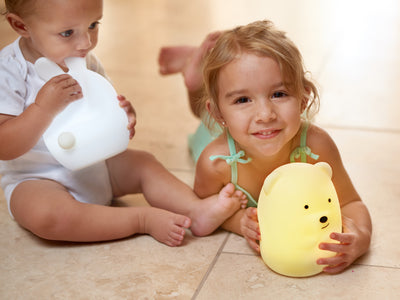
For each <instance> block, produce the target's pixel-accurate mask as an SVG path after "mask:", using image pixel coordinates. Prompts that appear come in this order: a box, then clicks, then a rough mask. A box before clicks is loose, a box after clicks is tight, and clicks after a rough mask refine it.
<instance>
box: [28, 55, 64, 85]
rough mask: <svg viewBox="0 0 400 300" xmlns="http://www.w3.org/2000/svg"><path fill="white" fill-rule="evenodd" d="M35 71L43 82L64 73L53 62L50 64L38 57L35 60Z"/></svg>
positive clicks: (49, 61) (48, 61) (45, 59)
mask: <svg viewBox="0 0 400 300" xmlns="http://www.w3.org/2000/svg"><path fill="white" fill-rule="evenodd" d="M35 69H36V72H37V73H38V74H39V77H40V78H42V79H43V80H44V81H48V80H50V79H51V78H53V77H54V76H58V75H61V74H64V73H65V72H64V71H63V70H62V69H61V68H60V67H59V66H58V65H57V64H56V63H55V62H52V61H51V60H49V59H47V58H46V57H40V58H38V59H37V60H36V62H35Z"/></svg>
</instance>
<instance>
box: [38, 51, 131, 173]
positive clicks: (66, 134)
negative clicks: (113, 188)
mask: <svg viewBox="0 0 400 300" xmlns="http://www.w3.org/2000/svg"><path fill="white" fill-rule="evenodd" d="M65 63H66V65H67V67H68V69H69V71H68V74H70V75H71V76H72V77H73V78H74V79H75V80H76V81H77V82H78V83H79V84H80V86H81V87H82V94H83V98H82V99H79V100H77V101H74V102H72V103H70V104H69V105H68V106H67V107H66V108H65V109H64V110H63V111H62V112H61V113H59V114H58V115H57V116H56V117H55V118H54V120H53V122H52V123H51V124H50V126H49V127H48V129H47V130H46V131H45V133H44V135H43V139H44V142H45V144H46V146H47V148H48V149H49V151H50V153H51V154H52V155H53V156H54V158H55V159H56V160H57V161H58V162H60V163H61V164H62V165H64V166H65V167H66V168H68V169H71V170H78V169H82V168H84V167H86V166H89V165H92V164H94V163H96V162H99V161H102V160H105V159H107V158H109V157H112V156H114V155H116V154H118V153H120V152H122V151H124V150H125V149H126V148H127V146H128V143H129V131H128V129H127V125H128V117H127V115H126V113H125V111H124V110H123V109H121V108H120V107H119V104H118V100H117V93H116V91H115V90H114V88H113V86H112V85H111V84H110V83H109V82H108V81H107V80H106V79H105V78H104V77H102V76H101V75H100V74H97V73H96V72H93V71H91V70H88V69H87V68H86V60H85V58H81V57H69V58H67V59H65ZM35 68H36V71H37V72H38V74H39V76H40V77H41V78H42V79H43V80H45V81H48V80H49V79H50V78H52V77H54V76H57V75H60V74H63V73H64V71H63V70H62V69H61V68H60V67H59V66H58V65H57V64H55V63H54V62H52V61H50V60H48V59H47V58H44V57H42V58H39V59H38V60H37V61H36V62H35Z"/></svg>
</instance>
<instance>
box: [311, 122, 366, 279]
mask: <svg viewBox="0 0 400 300" xmlns="http://www.w3.org/2000/svg"><path fill="white" fill-rule="evenodd" d="M310 129H311V130H310V132H309V133H310V134H309V145H310V147H311V149H312V150H313V152H314V153H317V154H319V155H320V158H319V161H326V162H327V163H329V164H330V165H331V167H332V171H333V176H332V181H333V184H334V185H335V188H336V192H337V194H338V198H339V201H340V206H341V213H342V219H343V233H341V232H336V233H332V234H331V238H332V239H334V240H337V241H339V242H340V243H339V244H333V243H321V244H320V248H321V249H324V250H328V251H333V252H336V253H337V255H336V256H334V257H331V258H323V259H322V258H321V259H319V260H318V261H317V263H318V264H321V265H328V266H327V267H325V268H324V271H325V272H327V273H338V272H341V271H342V270H344V269H345V268H346V267H347V266H349V265H351V264H352V263H353V262H354V261H355V260H356V259H357V258H358V257H360V256H361V255H363V254H365V253H366V252H367V251H368V248H369V245H370V242H371V234H372V222H371V217H370V214H369V212H368V209H367V207H366V206H365V204H364V203H363V202H362V201H361V198H360V196H359V194H358V193H357V191H356V189H355V187H354V185H353V183H352V181H351V179H350V177H349V175H348V173H347V171H346V170H345V168H344V165H343V162H342V159H341V157H340V154H339V150H338V148H337V146H336V144H335V143H334V141H333V140H332V138H331V137H330V136H329V135H328V134H327V133H326V132H325V131H323V130H322V129H320V128H318V127H315V126H312V127H311V128H310Z"/></svg>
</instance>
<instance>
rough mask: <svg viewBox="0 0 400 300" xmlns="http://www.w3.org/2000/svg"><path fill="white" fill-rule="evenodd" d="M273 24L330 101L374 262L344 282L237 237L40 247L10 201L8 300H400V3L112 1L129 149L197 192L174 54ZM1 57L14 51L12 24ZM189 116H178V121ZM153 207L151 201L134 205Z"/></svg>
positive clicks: (1, 31) (5, 260)
mask: <svg viewBox="0 0 400 300" xmlns="http://www.w3.org/2000/svg"><path fill="white" fill-rule="evenodd" d="M264 18H268V19H271V20H273V21H274V22H275V23H276V24H277V25H278V26H279V27H280V28H281V29H283V30H285V31H287V32H288V34H289V36H290V37H291V38H292V39H293V40H294V41H295V42H296V43H297V44H298V46H299V47H300V49H301V50H302V52H303V55H304V58H305V62H306V65H307V66H308V68H309V69H310V71H311V72H312V73H313V74H314V76H315V77H316V79H317V81H318V82H319V84H320V86H321V90H322V107H321V111H320V114H319V117H318V119H317V121H318V123H319V124H321V125H322V126H323V127H324V128H326V129H327V130H328V131H329V132H330V133H331V134H332V136H333V137H334V139H335V140H336V142H337V144H338V146H339V148H340V150H341V152H342V155H343V159H344V161H345V164H346V166H347V169H348V171H349V173H350V175H351V176H352V178H353V180H354V183H355V185H356V187H357V188H358V190H359V192H360V194H361V195H362V198H363V200H364V201H365V203H366V204H367V205H368V207H369V209H370V212H371V215H372V218H373V225H374V235H373V240H372V245H371V249H370V252H369V253H368V254H367V255H365V256H364V257H362V258H361V259H360V260H359V261H357V263H356V264H354V265H353V266H351V267H350V268H348V269H347V270H346V271H345V272H343V273H342V274H339V275H334V276H329V275H325V274H321V275H318V276H314V277H311V278H305V279H292V278H286V277H283V276H280V275H277V274H275V273H273V272H271V271H270V270H269V269H268V268H266V267H265V265H264V264H263V262H262V260H261V259H260V257H258V256H256V255H255V254H254V253H253V252H252V251H251V250H250V249H249V247H248V246H247V244H246V242H245V241H244V239H243V238H241V237H239V236H236V235H233V234H229V233H227V232H225V231H218V232H217V233H215V234H213V235H211V236H209V237H205V238H197V237H192V236H191V235H190V233H189V232H188V236H187V238H186V241H185V244H184V245H183V246H182V247H179V248H169V247H167V246H164V245H163V244H160V243H158V242H156V241H155V240H154V239H152V238H150V237H149V236H135V237H132V238H129V239H124V240H120V241H115V242H108V243H91V244H86V243H84V244H74V243H54V242H47V241H43V240H40V239H38V238H36V237H35V236H33V235H32V234H30V233H28V232H26V231H25V230H23V229H21V228H20V227H19V226H18V225H17V224H16V223H15V222H14V221H13V220H12V219H11V218H10V216H9V215H8V213H7V209H6V205H5V201H4V197H3V194H2V193H0V200H1V201H0V282H1V284H0V299H339V298H340V299H399V298H400V284H399V282H400V250H399V249H400V247H399V245H400V244H399V241H400V231H399V229H398V228H399V224H398V223H399V221H398V220H399V214H400V201H399V199H400V182H399V176H400V163H399V161H398V158H399V154H400V121H399V116H400V104H399V103H400V102H399V99H400V85H399V84H398V83H399V79H400V55H399V53H400V2H399V1H397V0H381V1H366V0H363V1H356V0H351V1H348V0H337V1H327V0H326V1H325V0H323V1H321V0H304V1H297V0H283V1H272V0H230V1H226V0H191V1H181V0H147V1H130V0H106V1H105V11H104V20H103V21H102V25H101V36H100V44H99V46H98V48H97V51H96V53H97V55H98V56H99V57H100V58H101V60H102V61H103V64H104V65H105V67H106V70H107V71H108V74H109V76H110V77H111V78H112V79H113V81H114V84H115V87H116V88H117V90H118V91H119V92H120V93H123V94H125V95H126V96H127V97H128V98H129V99H130V100H132V103H133V104H134V106H135V107H136V109H137V112H138V125H137V135H136V137H135V138H134V139H133V140H132V141H131V144H130V147H134V148H141V149H146V150H148V151H150V152H152V153H154V154H155V155H156V156H157V157H158V159H159V160H161V161H162V163H163V164H165V166H166V167H167V168H168V169H169V170H171V171H172V172H173V173H174V174H176V175H177V176H178V177H179V178H181V179H182V180H184V181H185V182H187V183H188V184H192V181H193V170H194V165H193V163H192V162H191V160H190V158H189V155H188V151H187V144H186V139H187V135H188V134H189V133H191V132H193V130H194V129H195V128H196V126H197V124H198V121H197V120H196V119H195V118H194V117H193V116H192V115H191V113H190V111H189V107H188V104H187V102H186V94H185V89H184V87H183V84H182V79H181V77H180V76H179V75H175V76H170V77H164V78H163V77H161V76H160V75H159V74H158V72H157V54H158V49H159V48H160V47H161V46H162V45H167V44H187V43H190V44H193V45H195V44H198V43H199V42H200V41H201V40H202V38H203V37H204V36H205V35H206V34H207V33H208V32H209V31H211V30H218V29H224V28H230V27H232V26H234V25H238V24H245V23H248V22H250V21H253V20H256V19H264ZM0 36H1V41H0V47H3V46H4V45H6V44H8V43H10V42H11V41H13V40H14V38H15V35H14V34H13V33H12V32H11V31H10V29H9V28H8V25H7V24H6V22H4V21H1V22H0ZM178 114H179V117H177V115H178ZM121 201H124V202H126V203H128V204H130V205H143V203H144V201H143V198H142V197H141V196H135V197H127V198H124V199H122V200H121Z"/></svg>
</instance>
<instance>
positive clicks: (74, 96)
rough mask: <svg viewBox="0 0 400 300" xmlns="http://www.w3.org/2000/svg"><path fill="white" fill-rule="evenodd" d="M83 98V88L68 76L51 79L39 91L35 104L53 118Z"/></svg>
mask: <svg viewBox="0 0 400 300" xmlns="http://www.w3.org/2000/svg"><path fill="white" fill-rule="evenodd" d="M80 98H82V88H81V86H80V85H79V83H78V82H77V81H76V80H75V79H73V78H72V77H71V76H70V75H68V74H62V75H58V76H55V77H53V78H51V79H50V80H49V81H47V82H46V83H45V84H44V85H43V87H42V88H41V89H40V90H39V92H38V94H37V96H36V100H35V104H36V105H37V106H39V107H40V108H41V109H43V110H44V111H45V112H46V113H48V114H51V115H52V116H53V117H54V116H56V115H57V114H58V113H60V112H61V111H62V110H64V109H65V107H67V105H68V104H70V103H71V102H73V101H75V100H78V99H80Z"/></svg>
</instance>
